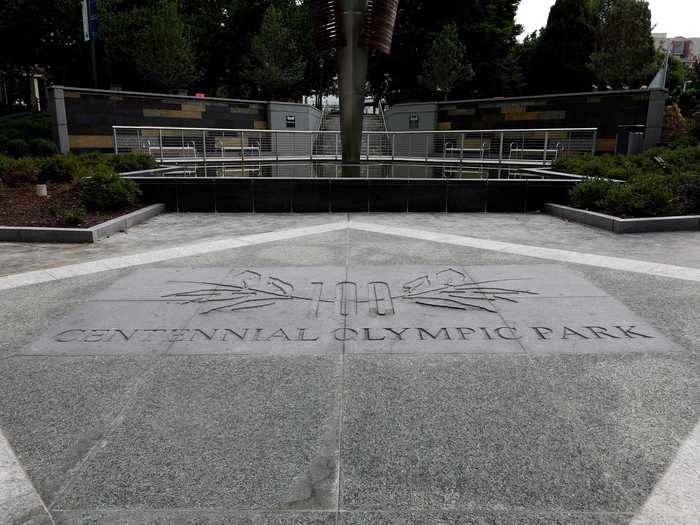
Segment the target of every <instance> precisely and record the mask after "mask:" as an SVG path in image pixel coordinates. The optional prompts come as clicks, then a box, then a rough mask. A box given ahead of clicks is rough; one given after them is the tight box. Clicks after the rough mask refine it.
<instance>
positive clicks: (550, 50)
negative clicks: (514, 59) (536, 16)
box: [527, 0, 594, 94]
mask: <svg viewBox="0 0 700 525" xmlns="http://www.w3.org/2000/svg"><path fill="white" fill-rule="evenodd" d="M593 37H594V34H593V16H592V12H591V6H590V2H589V0H557V2H556V3H555V4H554V6H552V9H551V10H550V12H549V19H548V20H547V26H546V27H545V28H544V30H543V31H542V35H541V37H540V39H539V43H538V45H537V48H536V49H535V51H534V53H533V56H532V59H531V62H530V69H529V71H528V73H527V78H528V86H529V90H530V92H531V93H540V94H541V93H567V92H573V91H590V89H591V84H592V81H593V73H592V69H591V53H592V51H593Z"/></svg>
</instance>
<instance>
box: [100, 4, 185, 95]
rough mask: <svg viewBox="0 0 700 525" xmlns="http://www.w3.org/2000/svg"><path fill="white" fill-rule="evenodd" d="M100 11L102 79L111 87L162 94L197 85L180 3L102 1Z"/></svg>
mask: <svg viewBox="0 0 700 525" xmlns="http://www.w3.org/2000/svg"><path fill="white" fill-rule="evenodd" d="M135 4H136V5H135ZM144 4H145V5H144ZM98 6H99V9H100V10H99V17H100V18H99V20H100V33H101V34H100V36H101V39H102V40H103V43H104V61H103V73H104V75H103V76H105V77H107V79H108V80H109V81H110V82H111V83H120V84H122V85H125V86H127V87H129V88H133V89H142V90H153V91H161V92H172V91H176V90H179V89H183V90H187V89H189V88H190V87H191V86H192V84H193V82H194V81H195V79H196V77H197V74H196V73H197V72H196V66H195V60H194V55H193V52H192V44H191V41H190V38H189V35H188V32H187V27H186V26H185V24H184V22H183V20H182V18H181V17H180V13H179V11H178V2H177V0H151V1H149V2H139V3H133V2H130V1H128V0H103V1H102V2H99V3H98Z"/></svg>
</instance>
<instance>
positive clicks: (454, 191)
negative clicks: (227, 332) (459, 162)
mask: <svg viewBox="0 0 700 525" xmlns="http://www.w3.org/2000/svg"><path fill="white" fill-rule="evenodd" d="M446 185H447V211H448V212H449V213H463V212H484V211H486V198H487V195H488V193H487V192H488V190H487V188H486V180H460V179H454V180H450V179H448V180H446Z"/></svg>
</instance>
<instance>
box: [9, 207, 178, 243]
mask: <svg viewBox="0 0 700 525" xmlns="http://www.w3.org/2000/svg"><path fill="white" fill-rule="evenodd" d="M164 211H165V204H152V205H151V206H147V207H145V208H141V209H140V210H136V211H134V212H131V213H128V214H127V215H122V216H121V217H117V218H115V219H111V220H109V221H107V222H103V223H102V224H98V225H97V226H93V227H92V228H35V227H29V226H0V241H5V242H56V243H91V242H96V241H98V240H100V239H103V238H105V237H109V236H110V235H113V234H115V233H118V232H124V231H127V230H128V229H129V228H131V227H132V226H136V225H137V224H141V223H142V222H145V221H147V220H148V219H151V218H153V217H155V216H156V215H160V214H161V213H163V212H164Z"/></svg>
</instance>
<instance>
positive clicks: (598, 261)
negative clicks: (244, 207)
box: [0, 220, 700, 291]
mask: <svg viewBox="0 0 700 525" xmlns="http://www.w3.org/2000/svg"><path fill="white" fill-rule="evenodd" d="M346 228H349V229H354V230H359V231H366V232H370V233H378V234H383V235H396V236H398V237H407V238H412V239H420V240H424V241H428V242H437V243H444V244H453V245H455V246H465V247H469V248H476V249H479V250H489V251H495V252H501V253H509V254H512V255H520V256H523V257H534V258H538V259H546V260H551V261H558V262H564V263H569V264H582V265H585V266H595V267H598V268H608V269H611V270H621V271H626V272H633V273H642V274H647V275H655V276H658V277H666V278H670V279H679V280H685V281H694V282H700V268H692V267H687V266H674V265H670V264H663V263H654V262H648V261H640V260H636V259H624V258H621V257H611V256H607V255H596V254H592V253H583V252H574V251H568V250H560V249H555V248H542V247H539V246H531V245H526V244H514V243H508V242H501V241H491V240H488V239H479V238H475V237H462V236H459V235H452V234H443V233H437V232H430V231H425V230H415V229H412V228H399V227H394V226H386V225H377V224H370V223H365V222H360V221H352V220H351V221H349V222H334V223H327V224H323V225H319V226H308V227H302V228H295V229H290V230H278V231H274V232H267V233H259V234H254V235H247V236H243V237H237V238H231V239H224V240H220V241H212V242H204V243H198V244H190V245H185V246H176V247H173V248H166V249H163V250H156V251H151V252H145V253H139V254H134V255H125V256H120V257H111V258H107V259H99V260H96V261H91V262H87V263H79V264H71V265H68V266H60V267H57V268H48V269H44V270H35V271H31V272H24V273H17V274H11V275H7V276H4V277H0V291H1V290H9V289H12V288H19V287H22V286H30V285H33V284H40V283H45V282H50V281H57V280H60V279H67V278H71V277H79V276H81V275H90V274H94V273H99V272H104V271H108V270H120V269H124V268H131V267H134V266H142V265H146V264H153V263H158V262H162V261H167V260H170V259H178V258H182V257H193V256H197V255H204V254H208V253H214V252H219V251H225V250H231V249H235V248H240V247H243V246H251V245H256V244H263V243H267V242H277V241H285V240H289V239H294V238H298V237H305V236H307V235H317V234H322V233H330V232H334V231H338V230H343V229H346Z"/></svg>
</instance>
